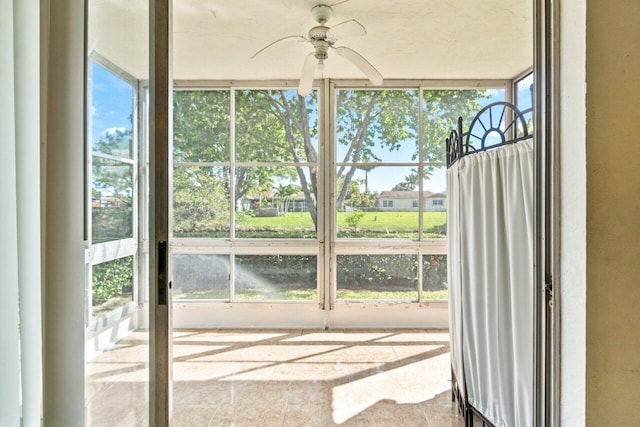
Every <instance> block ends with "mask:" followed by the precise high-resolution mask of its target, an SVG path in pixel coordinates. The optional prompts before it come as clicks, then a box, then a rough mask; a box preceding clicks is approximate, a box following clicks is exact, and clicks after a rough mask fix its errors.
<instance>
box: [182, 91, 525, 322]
mask: <svg viewBox="0 0 640 427" xmlns="http://www.w3.org/2000/svg"><path fill="white" fill-rule="evenodd" d="M297 83H298V82H297V81H283V80H274V81H231V82H229V81H175V82H174V90H176V91H178V90H198V89H200V90H214V89H222V90H234V89H249V90H250V89H295V88H297ZM512 84H513V81H512V80H482V81H479V80H447V81H444V80H387V81H385V83H384V85H382V86H381V87H372V86H370V84H369V83H368V81H363V80H330V79H324V80H316V81H315V82H314V89H317V90H318V165H317V167H318V170H320V171H329V173H325V174H324V176H320V177H319V179H318V198H319V200H318V201H317V207H318V209H317V217H318V223H317V238H316V239H245V238H242V239H237V238H235V236H234V235H233V234H230V238H228V239H209V238H172V239H171V241H170V249H171V252H172V253H175V254H220V255H222V254H228V255H230V256H231V257H233V256H235V255H236V254H238V255H273V254H279V255H313V256H317V259H318V282H317V283H318V288H317V290H318V292H317V293H318V300H317V301H271V300H270V301H250V302H249V301H246V302H245V301H234V300H231V301H228V302H221V301H214V300H186V299H181V300H174V314H175V317H174V326H175V327H199V326H201V325H210V324H211V323H212V322H215V324H216V325H217V326H219V327H225V326H235V327H237V326H238V325H240V326H246V325H247V322H249V323H250V324H253V323H251V322H254V321H256V320H255V319H264V318H265V317H266V318H268V319H270V320H269V322H270V325H272V326H274V327H280V326H281V327H290V326H293V325H297V326H300V325H301V326H302V327H304V325H305V324H306V325H311V326H312V327H318V326H320V327H321V326H323V325H324V326H325V327H327V326H328V325H329V324H330V323H331V324H332V326H333V327H339V326H340V325H343V324H344V325H347V324H348V325H351V326H353V325H358V324H360V325H371V326H374V325H375V324H376V323H375V322H376V321H375V319H374V317H375V316H376V315H375V310H371V311H368V312H367V314H371V315H372V316H369V315H366V316H364V317H363V316H361V314H362V312H361V309H368V308H371V309H376V310H383V311H385V312H390V313H394V316H397V318H398V319H404V320H398V322H399V323H397V324H399V325H406V324H414V323H413V322H415V321H417V320H415V319H422V320H421V321H424V315H420V314H419V313H420V312H421V310H422V309H438V308H444V309H445V310H444V311H442V310H436V312H437V313H440V314H438V315H436V316H435V317H434V319H435V320H433V322H432V323H431V324H432V325H433V326H434V327H446V324H447V317H446V316H447V315H446V307H447V306H448V303H447V301H446V300H423V299H422V293H423V289H422V288H423V284H422V281H423V277H422V276H423V271H422V270H423V262H424V257H427V256H431V255H446V254H447V242H446V238H438V239H436V238H428V237H425V236H424V235H423V234H422V229H423V224H422V223H423V218H422V213H423V212H424V205H423V203H419V204H418V208H419V209H418V210H419V229H420V230H421V235H420V237H419V238H418V239H414V240H409V239H366V242H367V244H366V245H363V241H362V239H337V238H336V231H337V227H336V226H337V220H336V215H335V209H334V207H335V196H336V189H335V173H336V159H335V155H336V153H335V142H336V141H335V138H336V136H335V135H334V130H333V126H334V123H335V102H336V96H335V93H336V90H340V89H369V90H371V89H405V90H406V89H415V90H417V91H418V93H419V104H418V105H419V106H420V108H419V126H420V127H419V132H418V133H419V138H420V141H419V143H420V146H422V126H423V123H422V121H423V117H422V115H423V111H422V108H421V107H422V104H423V91H424V90H429V89H483V88H486V89H502V90H504V92H505V99H506V100H510V99H511V97H512V87H513V86H512ZM231 98H233V97H231ZM232 102H233V101H232ZM231 107H232V108H231V110H230V114H231V116H233V112H234V109H233V105H232V106H231ZM231 122H232V123H231V126H232V138H233V118H231ZM232 146H233V144H232V145H231V147H232ZM231 147H230V148H231ZM422 156H423V153H422V150H420V153H419V159H418V161H417V162H411V163H406V164H405V163H402V164H396V163H393V164H385V165H386V166H410V167H417V166H418V165H422V166H423V167H428V166H438V167H443V166H445V165H444V164H443V163H437V164H436V163H433V164H431V163H423V162H422ZM230 160H231V163H230V165H229V166H234V165H237V164H238V163H239V162H235V158H234V155H233V153H230ZM207 165H208V164H207ZM240 165H241V166H252V165H253V166H260V165H262V166H265V165H268V164H253V163H242V164H240ZM278 165H280V164H278ZM296 165H297V164H286V166H296ZM300 165H302V166H308V165H309V164H307V163H304V164H300ZM376 165H380V164H379V163H376ZM194 166H197V165H194ZM230 169H231V170H233V168H230ZM423 190H424V189H423V182H422V180H419V189H418V191H419V194H423ZM231 209H232V210H233V203H231ZM230 226H231V233H233V232H234V229H235V224H233V223H232V224H230ZM359 254H360V255H365V254H366V255H370V254H373V255H375V254H380V255H382V254H390V255H393V254H415V255H416V256H417V257H418V300H417V301H380V300H376V301H357V302H355V301H337V302H336V300H335V295H336V294H337V286H336V281H337V279H336V269H335V266H336V259H337V256H339V255H359ZM231 265H232V266H233V263H231ZM233 274H234V273H233V267H231V278H230V286H231V287H232V286H233V279H232V278H233ZM314 307H315V308H314ZM225 308H228V309H232V310H231V311H229V310H226V311H225V310H224V309H225ZM407 308H413V309H416V310H417V311H416V312H415V313H417V314H416V315H417V316H418V317H411V319H413V320H407V317H406V313H407V310H406V309H407ZM220 310H222V311H220ZM354 310H356V311H354ZM402 310H404V311H402ZM216 313H218V314H216ZM220 313H224V315H223V314H220ZM276 313H280V315H278V314H276ZM330 313H331V314H330ZM356 313H359V314H358V315H357V316H358V317H354V316H355V315H356ZM401 313H403V314H401ZM442 313H444V314H442ZM247 316H248V317H249V319H250V320H246V319H247ZM283 316H288V317H289V318H287V319H283V318H282V317H283ZM291 316H303V317H304V318H298V319H293V320H292V319H291ZM403 316H404V317H403ZM410 316H412V315H410ZM354 320H355V323H354ZM292 322H293V324H292ZM385 322H386V323H385V325H387V326H393V325H394V321H393V320H392V319H391V320H390V319H389V318H387V319H386V320H385ZM416 324H417V323H416Z"/></svg>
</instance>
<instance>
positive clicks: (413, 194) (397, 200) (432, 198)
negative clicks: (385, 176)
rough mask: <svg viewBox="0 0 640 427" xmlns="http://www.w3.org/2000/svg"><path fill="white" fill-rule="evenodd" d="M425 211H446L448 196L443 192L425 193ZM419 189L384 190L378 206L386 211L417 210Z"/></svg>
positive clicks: (379, 197)
mask: <svg viewBox="0 0 640 427" xmlns="http://www.w3.org/2000/svg"><path fill="white" fill-rule="evenodd" d="M422 194H423V202H424V206H423V208H422V209H423V211H424V212H444V211H446V210H447V202H446V199H447V196H446V195H445V194H442V193H432V192H430V191H424V192H423V193H422ZM419 195H420V193H419V192H418V191H382V192H381V193H380V195H379V196H378V203H377V207H378V209H379V210H381V211H383V212H385V211H389V212H417V211H418V207H419V205H420V202H419V200H418V196H419Z"/></svg>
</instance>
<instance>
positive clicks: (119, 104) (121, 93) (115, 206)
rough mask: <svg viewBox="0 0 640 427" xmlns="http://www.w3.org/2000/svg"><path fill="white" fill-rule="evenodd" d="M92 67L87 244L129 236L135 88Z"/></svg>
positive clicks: (114, 76) (98, 68)
mask: <svg viewBox="0 0 640 427" xmlns="http://www.w3.org/2000/svg"><path fill="white" fill-rule="evenodd" d="M90 66H91V101H92V105H91V121H90V123H91V128H90V129H91V132H90V134H91V141H90V142H91V161H92V170H91V181H90V182H91V217H92V221H91V230H92V236H91V237H92V243H100V242H106V241H111V240H119V239H125V238H131V237H133V194H134V179H133V176H134V175H133V174H134V169H133V166H134V138H133V109H134V106H133V103H134V88H133V86H132V85H131V83H129V82H127V81H125V80H124V79H122V78H120V77H119V76H117V75H116V74H115V73H113V72H111V71H109V70H107V69H106V68H105V67H103V66H101V65H100V64H98V63H97V62H94V61H92V62H91V63H90Z"/></svg>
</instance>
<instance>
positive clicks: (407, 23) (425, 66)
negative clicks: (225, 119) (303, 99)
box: [88, 0, 533, 80]
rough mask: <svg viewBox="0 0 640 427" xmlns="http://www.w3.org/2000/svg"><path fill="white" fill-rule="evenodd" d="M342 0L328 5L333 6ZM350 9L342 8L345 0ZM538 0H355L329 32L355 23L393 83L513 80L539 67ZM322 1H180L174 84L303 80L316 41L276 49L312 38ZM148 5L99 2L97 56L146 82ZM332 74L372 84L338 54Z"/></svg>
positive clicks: (348, 42)
mask: <svg viewBox="0 0 640 427" xmlns="http://www.w3.org/2000/svg"><path fill="white" fill-rule="evenodd" d="M331 3H336V0H332V1H329V4H331ZM338 3H341V1H338ZM532 3H533V2H532V1H531V0H483V1H481V0H349V1H347V2H345V3H342V4H337V5H336V6H335V7H334V12H335V15H334V17H333V18H332V19H331V21H330V22H329V23H328V24H327V25H328V26H329V27H330V26H332V25H335V24H337V23H340V22H342V21H345V20H348V19H357V20H358V21H359V22H360V23H362V24H363V25H364V26H365V28H366V30H367V35H365V36H362V37H352V38H346V39H344V40H342V41H339V42H338V43H337V44H336V46H338V45H344V46H348V47H350V48H352V49H354V50H356V51H357V52H359V53H360V54H361V55H362V56H364V57H365V58H367V59H368V60H369V62H371V63H372V64H373V65H374V66H375V67H376V68H377V69H378V70H379V71H380V72H381V73H382V75H383V76H384V78H386V79H404V78H412V79H413V78H415V79H497V78H512V77H514V76H515V75H517V74H519V73H520V72H522V71H525V70H526V69H528V68H530V67H531V66H532V63H533V12H532ZM316 4H318V1H317V0H173V5H174V18H173V46H174V50H173V63H174V67H173V74H174V78H175V79H179V80H181V79H197V80H207V79H214V80H263V79H297V78H298V76H299V74H300V71H301V67H302V63H303V61H304V58H305V56H306V55H307V54H308V53H310V52H311V51H312V47H311V45H310V44H308V43H306V42H299V41H296V40H288V41H285V42H282V43H279V44H277V45H275V46H273V47H271V48H269V49H268V50H266V51H265V52H263V53H262V54H260V55H259V56H257V57H256V58H254V59H250V58H251V56H252V55H253V54H254V53H255V52H256V51H257V50H259V49H260V48H262V47H264V46H265V45H267V44H268V43H270V42H272V41H274V40H276V39H278V38H281V37H284V36H288V35H306V34H307V32H308V30H309V29H310V28H311V27H313V26H314V25H316V23H315V21H314V20H313V18H312V16H311V8H312V7H313V6H314V5H316ZM147 5H148V0H90V1H89V19H90V21H89V39H88V46H89V49H90V50H95V51H96V52H98V53H99V54H101V55H102V56H104V57H105V58H107V59H108V60H110V61H112V62H114V63H115V64H117V65H118V66H120V67H121V68H122V69H124V70H125V71H127V72H129V73H131V74H133V75H134V76H135V77H138V78H143V79H144V78H146V76H147V74H148V73H147V71H146V70H147V68H148V59H147V54H146V50H145V46H146V44H147V42H148V38H147V29H148V24H147V19H148V18H147V13H146V7H147ZM329 55H330V56H329V59H327V61H326V67H325V70H324V74H323V75H320V74H319V73H318V74H317V75H316V77H329V78H363V75H362V74H361V72H360V71H359V70H358V69H357V68H355V67H354V66H353V65H352V64H350V63H349V62H347V61H346V60H345V59H343V58H342V57H340V56H338V55H337V54H335V52H331V51H330V52H329Z"/></svg>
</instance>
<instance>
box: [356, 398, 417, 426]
mask: <svg viewBox="0 0 640 427" xmlns="http://www.w3.org/2000/svg"><path fill="white" fill-rule="evenodd" d="M355 421H356V422H357V423H358V425H359V426H381V427H382V426H385V427H389V426H403V427H411V426H416V427H429V423H428V421H427V417H426V416H425V413H424V411H423V410H422V408H421V407H420V406H419V405H397V404H394V403H389V402H378V403H376V404H375V405H374V406H371V407H369V408H367V409H366V410H364V411H362V412H361V413H360V414H358V415H357V416H356V417H355Z"/></svg>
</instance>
